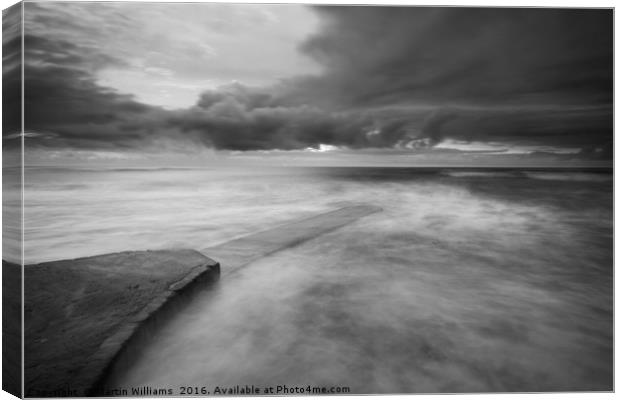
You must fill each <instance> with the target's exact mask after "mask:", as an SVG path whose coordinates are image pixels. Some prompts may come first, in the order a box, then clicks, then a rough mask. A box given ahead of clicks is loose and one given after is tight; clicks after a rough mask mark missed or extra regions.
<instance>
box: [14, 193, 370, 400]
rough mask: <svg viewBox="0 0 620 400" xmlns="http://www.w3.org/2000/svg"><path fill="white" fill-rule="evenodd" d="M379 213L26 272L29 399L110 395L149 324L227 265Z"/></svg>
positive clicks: (334, 216)
mask: <svg viewBox="0 0 620 400" xmlns="http://www.w3.org/2000/svg"><path fill="white" fill-rule="evenodd" d="M377 211H380V208H378V207H373V206H367V205H357V206H349V207H344V208H341V209H338V210H335V211H332V212H327V213H324V214H320V215H318V216H314V217H311V218H307V219H303V220H300V221H295V222H292V223H289V224H285V225H282V226H279V227H276V228H273V229H269V230H266V231H263V232H259V233H256V234H252V235H249V236H245V237H242V238H239V239H235V240H232V241H230V242H227V243H224V244H221V245H218V246H213V247H207V248H205V249H202V250H200V252H198V251H195V250H161V251H137V252H122V253H114V254H106V255H101V256H94V257H87V258H79V259H74V260H62V261H54V262H47V263H42V264H36V265H28V266H26V267H25V268H24V271H25V276H24V278H25V285H24V287H25V294H24V298H25V305H24V317H25V318H24V323H25V354H24V355H25V357H24V363H25V371H24V384H25V396H26V397H66V396H70V397H76V396H79V397H83V396H88V395H105V394H104V393H98V388H99V385H100V384H101V382H102V381H103V380H104V378H105V376H106V374H107V372H108V371H109V369H110V368H111V366H112V365H113V364H114V361H115V360H116V359H117V358H118V357H120V355H121V354H122V353H127V352H131V351H132V349H134V348H136V347H137V346H135V342H139V341H140V339H139V338H140V334H141V333H143V332H141V331H143V330H148V329H152V325H150V324H149V322H153V321H155V320H156V319H157V318H158V317H159V316H161V315H163V314H166V310H169V311H170V310H171V311H170V312H175V311H174V309H173V308H172V305H174V304H175V303H176V304H181V301H180V300H181V299H182V298H187V297H188V296H185V295H186V294H188V293H189V294H191V292H192V291H193V289H200V288H204V287H206V286H208V285H210V284H212V283H214V282H215V281H217V280H218V279H219V276H220V263H221V264H222V275H223V276H224V277H225V276H226V275H227V274H229V273H232V272H234V271H236V270H238V269H239V268H241V267H243V266H244V265H246V264H248V263H250V262H252V261H254V260H257V259H259V258H261V257H264V256H266V255H268V254H272V253H274V252H276V251H279V250H282V249H285V248H289V247H292V246H295V245H297V244H300V243H302V242H304V241H306V240H309V239H312V238H314V237H316V236H319V235H321V234H323V233H326V232H329V231H332V230H335V229H337V228H339V227H342V226H344V225H346V224H349V223H351V222H354V221H356V220H357V219H359V218H361V217H363V216H366V215H368V214H371V213H374V212H377ZM204 254H208V255H209V257H207V256H205V255H204ZM210 257H213V258H214V259H216V260H217V262H216V261H214V260H213V259H211V258H210ZM181 294H183V296H180V295H181ZM149 325H150V328H146V327H148V326H149ZM132 343H133V344H132ZM129 347H131V348H132V349H129V350H128V348H129Z"/></svg>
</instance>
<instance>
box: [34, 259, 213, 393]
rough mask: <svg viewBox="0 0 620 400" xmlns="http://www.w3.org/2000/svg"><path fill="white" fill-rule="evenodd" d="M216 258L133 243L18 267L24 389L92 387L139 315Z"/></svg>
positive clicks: (145, 315)
mask: <svg viewBox="0 0 620 400" xmlns="http://www.w3.org/2000/svg"><path fill="white" fill-rule="evenodd" d="M218 278H219V264H218V263H216V262H215V261H213V260H212V259H210V258H208V257H206V256H204V255H202V254H200V253H199V252H197V251H194V250H163V251H139V252H122V253H114V254H106V255H101V256H95V257H87V258H79V259H75V260H63V261H54V262H48V263H42V264H37V265H28V266H26V267H25V277H24V279H25V285H24V286H25V287H24V289H25V310H24V313H25V314H24V320H25V357H24V361H25V372H24V373H25V396H26V397H64V396H85V395H89V394H92V391H93V387H94V386H95V385H96V384H97V382H98V381H99V380H100V379H101V378H102V376H103V375H105V372H106V369H107V368H108V366H109V365H110V364H111V362H112V361H113V359H114V357H116V355H117V354H119V351H120V350H121V349H122V348H123V346H124V345H125V344H126V343H127V341H128V340H129V339H130V338H131V337H132V336H133V335H134V334H135V333H136V332H137V330H138V329H139V327H140V326H141V325H142V324H143V322H144V321H146V320H148V319H149V318H151V316H153V315H155V313H156V311H158V310H159V309H161V308H162V306H163V305H164V304H167V303H170V300H171V299H172V298H174V297H177V296H176V295H177V293H179V292H181V291H182V290H186V289H187V288H188V286H190V285H192V284H195V283H196V282H201V283H204V282H213V281H215V280H217V279H218Z"/></svg>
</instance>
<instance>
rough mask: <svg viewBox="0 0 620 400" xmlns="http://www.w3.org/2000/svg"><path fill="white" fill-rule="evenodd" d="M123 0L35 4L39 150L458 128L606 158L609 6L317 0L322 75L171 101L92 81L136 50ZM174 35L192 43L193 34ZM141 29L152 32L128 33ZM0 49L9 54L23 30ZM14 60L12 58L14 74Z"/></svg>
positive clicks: (34, 135) (312, 51)
mask: <svg viewBox="0 0 620 400" xmlns="http://www.w3.org/2000/svg"><path fill="white" fill-rule="evenodd" d="M50 4H51V5H50ZM122 5H123V4H122V3H120V4H117V5H115V7H112V8H106V7H105V6H104V7H103V8H101V9H100V8H97V11H100V12H101V13H99V14H97V15H98V18H103V20H105V24H99V25H98V24H93V21H91V20H88V19H80V18H76V14H75V12H70V11H67V9H63V8H62V7H63V6H61V5H58V4H56V5H54V4H53V3H48V5H47V6H44V7H42V6H39V5H37V4H35V3H29V4H28V5H27V8H26V25H25V31H26V37H25V78H26V80H25V108H26V115H25V131H26V132H30V135H29V137H28V139H27V140H28V143H30V144H31V145H32V146H33V147H38V148H50V149H59V148H64V149H92V150H106V151H108V150H115V149H138V150H139V149H145V148H149V147H156V146H163V148H162V150H166V146H168V145H165V143H168V144H172V145H171V146H174V145H173V144H174V143H179V142H183V143H187V144H188V145H189V146H190V147H191V146H203V147H207V148H214V149H220V150H231V151H251V150H274V149H280V150H294V149H305V148H316V149H318V148H319V147H320V145H321V144H323V145H331V146H337V147H338V148H348V149H350V150H355V149H373V148H374V149H395V150H400V151H410V152H416V151H421V150H422V149H424V150H425V151H428V150H429V149H430V150H432V148H433V147H434V146H437V145H438V144H439V143H442V142H443V141H446V140H453V141H459V142H462V143H474V142H475V143H480V142H493V143H503V144H505V145H506V146H530V147H531V146H534V148H535V147H536V146H539V147H541V148H543V147H544V148H545V149H548V150H549V151H550V152H551V153H553V152H554V149H556V150H557V152H558V154H559V153H562V152H563V151H562V150H563V149H566V148H578V149H580V152H579V154H578V155H577V156H578V157H583V158H603V159H606V158H607V159H608V158H610V155H611V144H612V141H613V137H612V131H613V126H612V100H613V92H612V89H613V88H612V79H613V70H612V67H613V62H612V61H613V44H612V28H613V21H612V12H611V11H610V10H568V9H556V10H552V9H501V8H499V9H498V8H495V9H484V8H419V7H407V8H403V7H333V6H331V7H314V8H313V12H314V13H316V15H317V16H318V19H319V21H320V24H319V25H318V27H317V28H316V32H315V33H314V34H312V35H308V36H307V37H306V38H305V39H304V40H302V41H300V43H299V46H298V51H299V53H300V54H301V55H303V56H305V57H307V59H311V60H314V61H313V62H314V63H315V64H317V65H320V68H319V70H320V72H312V73H309V72H308V71H302V70H300V71H298V73H297V74H296V73H295V71H291V72H292V73H291V75H290V77H288V78H284V79H281V80H280V81H278V82H274V83H272V84H261V85H248V84H247V83H243V82H236V83H230V84H226V85H220V86H218V87H210V88H205V90H204V91H203V92H202V94H201V95H200V96H199V98H198V99H197V102H196V104H195V105H194V106H192V107H189V108H185V109H176V110H169V109H164V108H161V107H158V106H154V105H149V104H146V103H144V102H142V101H139V100H137V98H138V97H137V94H136V93H133V94H132V93H123V92H122V91H119V90H117V89H112V88H109V87H106V86H103V85H102V83H101V81H100V79H99V78H98V74H99V72H100V71H102V70H119V71H122V70H123V69H127V68H132V66H131V65H130V64H131V63H130V58H131V57H133V58H136V57H138V58H139V56H140V54H132V55H131V57H130V56H129V55H128V54H127V52H126V51H122V50H123V49H110V48H109V47H108V46H106V45H105V44H102V43H100V39H98V38H101V37H104V38H106V37H109V36H110V31H118V32H138V31H137V30H135V29H133V28H132V30H130V29H129V27H135V26H140V24H141V23H144V21H142V22H141V19H140V18H142V17H141V14H140V13H136V12H135V10H134V12H132V13H128V12H126V11H128V10H129V9H124V8H123V6H122ZM94 6H96V5H95V4H89V3H82V4H81V5H78V7H82V8H84V7H94ZM134 6H135V5H134ZM140 6H141V7H144V8H148V7H150V5H148V4H141V5H140ZM98 7H99V6H98ZM237 7H241V6H237ZM175 10H176V11H175V12H177V11H178V9H175ZM82 11H84V9H82ZM50 26H55V27H62V28H58V29H47V28H49V27H50ZM190 28H191V27H189V28H188V31H187V32H186V33H188V32H194V31H193V30H192V29H190ZM104 31H105V32H104ZM50 32H51V33H50ZM170 34H171V35H178V40H179V41H183V40H184V39H183V37H184V34H185V33H184V32H171V33H170ZM175 37H176V36H175ZM142 39H144V43H148V41H147V39H148V40H151V41H152V40H153V38H152V37H150V38H140V37H137V38H135V37H134V38H131V41H132V43H134V44H135V43H140V42H141V40H142ZM201 39H202V38H198V37H193V36H192V37H190V39H189V40H190V41H191V42H192V43H193V44H195V43H199V42H200V40H201ZM128 40H129V38H128ZM205 40H206V38H205ZM264 45H265V46H266V47H269V45H270V43H265V44H264ZM275 45H276V44H274V46H275ZM3 46H4V48H5V54H6V51H7V49H9V50H10V49H12V48H13V47H15V43H14V40H13V41H11V40H10V39H9V40H5V42H4V43H3ZM178 46H180V45H177V46H176V47H178ZM181 47H182V46H181ZM136 48H138V47H136V46H133V45H132V49H133V50H134V51H135V50H136ZM142 51H144V52H145V53H146V52H148V49H146V48H144V49H143V50H142ZM267 57H268V55H267ZM189 62H191V61H189V60H188V61H186V62H184V64H185V63H189ZM146 67H149V68H151V70H152V68H156V67H157V66H156V65H152V66H146ZM188 68H189V67H188ZM17 71H18V69H10V68H9V69H4V70H3V74H4V77H5V78H4V79H5V82H11V81H12V79H13V78H14V77H15V74H16V73H17ZM176 73H178V71H176V72H175V71H171V72H170V74H176ZM295 75H297V76H295ZM205 79H209V76H208V74H207V76H205ZM4 131H5V144H9V145H10V139H8V138H7V136H8V135H10V133H11V130H7V129H5V130H4ZM162 144H164V145H162Z"/></svg>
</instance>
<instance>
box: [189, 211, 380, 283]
mask: <svg viewBox="0 0 620 400" xmlns="http://www.w3.org/2000/svg"><path fill="white" fill-rule="evenodd" d="M379 211H381V208H379V207H376V206H372V205H365V204H362V205H355V206H349V207H343V208H340V209H338V210H334V211H330V212H327V213H324V214H320V215H316V216H313V217H310V218H306V219H303V220H299V221H294V222H291V223H288V224H285V225H282V226H279V227H276V228H273V229H269V230H266V231H263V232H258V233H255V234H252V235H248V236H244V237H242V238H239V239H235V240H231V241H229V242H226V243H224V244H221V245H218V246H213V247H207V248H204V249H201V250H200V252H201V253H203V254H206V255H208V256H209V257H213V258H214V259H216V260H218V261H219V262H220V263H221V264H222V275H223V276H225V275H227V274H231V273H233V272H235V271H236V270H238V269H239V268H242V267H243V266H244V265H246V264H248V263H250V262H252V261H254V260H258V259H259V258H262V257H265V256H266V255H269V254H272V253H275V252H276V251H280V250H282V249H286V248H289V247H293V246H295V245H298V244H300V243H303V242H305V241H306V240H309V239H312V238H314V237H317V236H319V235H322V234H324V233H327V232H330V231H333V230H335V229H338V228H340V227H342V226H344V225H347V224H350V223H352V222H354V221H356V220H358V219H359V218H362V217H365V216H366V215H369V214H373V213H376V212H379Z"/></svg>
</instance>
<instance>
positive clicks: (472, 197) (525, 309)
mask: <svg viewBox="0 0 620 400" xmlns="http://www.w3.org/2000/svg"><path fill="white" fill-rule="evenodd" d="M611 178H612V176H611V174H609V173H605V172H601V171H599V172H596V173H593V172H587V171H563V172H562V171H517V170H501V171H496V170H475V171H471V170H470V171H468V170H446V169H443V170H442V169H438V170H435V169H367V168H335V169H334V168H314V169H301V168H300V169H290V170H276V169H273V170H255V171H238V170H227V171H222V170H189V169H188V170H107V171H103V170H99V171H92V170H90V171H89V170H73V169H72V170H69V169H64V170H61V169H31V170H29V171H27V173H26V191H25V203H26V213H25V227H26V230H25V236H26V245H25V254H26V260H27V262H38V261H45V260H52V259H60V258H72V257H78V256H88V255H94V254H100V253H106V252H111V251H120V250H137V249H147V248H148V249H156V248H169V247H186V248H204V247H207V246H211V245H215V244H217V243H221V242H224V241H227V240H230V239H232V238H235V237H238V236H241V235H245V234H248V233H252V232H256V231H258V230H263V229H266V228H269V227H274V226H277V225H279V224H281V223H283V222H288V221H290V220H293V219H296V218H301V217H305V216H310V215H314V214H316V213H319V212H322V211H327V210H331V209H334V208H337V207H339V206H342V205H346V204H350V203H356V202H364V203H369V204H375V205H378V206H380V207H382V208H383V209H384V211H383V212H382V213H379V214H374V215H372V216H369V217H366V218H363V219H361V220H359V221H357V222H356V223H354V224H352V225H349V226H346V227H344V228H341V229H339V230H337V231H334V232H332V233H329V234H327V235H324V236H320V237H317V238H315V239H313V240H311V241H310V242H306V243H305V244H302V245H301V246H297V247H295V248H292V249H289V250H286V251H283V252H280V253H277V254H274V255H272V256H270V257H267V258H264V259H262V260H260V261H258V262H255V263H253V264H251V265H249V266H247V267H246V268H245V269H243V270H241V272H239V273H238V274H236V275H234V276H230V277H225V278H223V280H222V281H221V282H220V284H219V287H218V289H217V290H216V291H212V292H207V293H205V294H203V295H202V297H199V298H197V299H196V300H195V301H193V303H192V304H190V305H189V307H188V308H187V310H184V311H183V312H181V313H179V315H178V316H176V317H175V319H173V320H172V321H170V323H168V324H167V325H166V326H165V327H164V328H162V330H161V331H160V332H158V333H157V334H156V335H155V336H154V337H153V339H152V343H150V345H149V346H148V349H149V350H147V351H146V352H144V354H142V355H141V356H140V357H138V358H137V359H136V360H135V363H134V364H132V365H130V366H127V367H129V369H127V370H126V371H125V370H123V371H125V372H124V373H123V374H122V376H120V377H116V378H115V379H114V380H113V381H111V382H109V384H110V385H111V386H114V387H132V386H133V387H135V386H141V385H151V386H155V387H177V386H179V385H198V386H202V385H206V386H208V387H211V388H213V387H214V386H215V385H220V386H225V385H246V384H247V385H252V384H254V385H274V386H275V385H293V386H294V385H304V386H305V385H323V386H332V385H340V386H343V385H344V386H349V387H350V388H351V391H352V392H354V393H387V392H391V393H398V392H401V393H403V392H446V391H447V392H463V391H545V390H610V389H611V384H612V303H613V302H612V295H613V292H612V272H613V271H612V268H613V260H612V252H613V248H612V245H613V244H612V233H613V230H612V228H613V226H612V225H613V219H612V179H611ZM4 251H5V258H6V249H5V250H4ZM223 267H224V268H225V266H223Z"/></svg>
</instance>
